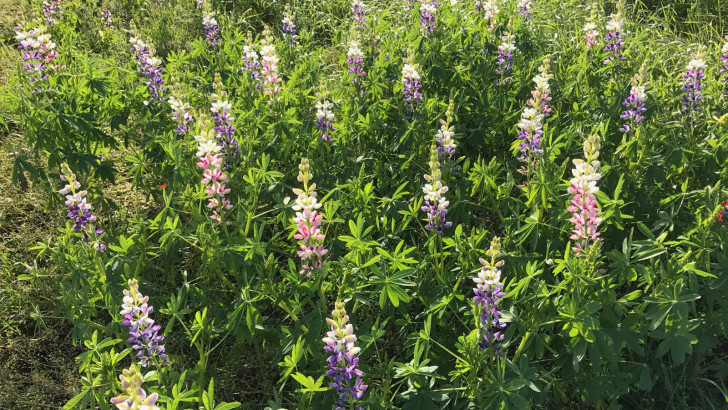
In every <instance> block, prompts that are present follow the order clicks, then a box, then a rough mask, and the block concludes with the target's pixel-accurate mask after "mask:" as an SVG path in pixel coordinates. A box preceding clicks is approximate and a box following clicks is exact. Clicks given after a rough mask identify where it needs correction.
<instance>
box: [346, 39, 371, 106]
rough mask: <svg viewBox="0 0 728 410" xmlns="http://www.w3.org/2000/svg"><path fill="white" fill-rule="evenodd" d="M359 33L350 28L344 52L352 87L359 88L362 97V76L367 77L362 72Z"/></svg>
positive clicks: (362, 60)
mask: <svg viewBox="0 0 728 410" xmlns="http://www.w3.org/2000/svg"><path fill="white" fill-rule="evenodd" d="M358 38H359V32H358V31H357V30H355V29H354V28H352V30H351V34H350V36H349V39H350V40H349V43H347V46H348V47H349V48H348V50H347V51H346V64H348V65H349V74H351V75H352V80H351V82H352V83H354V85H358V86H359V91H360V94H361V95H364V76H365V75H367V73H366V71H364V52H363V51H362V49H361V43H360V42H359V39H358Z"/></svg>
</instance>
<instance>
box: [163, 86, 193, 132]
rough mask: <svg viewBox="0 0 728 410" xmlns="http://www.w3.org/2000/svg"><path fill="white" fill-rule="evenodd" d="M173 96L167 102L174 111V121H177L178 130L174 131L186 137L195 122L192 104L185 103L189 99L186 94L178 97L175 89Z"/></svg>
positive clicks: (172, 92)
mask: <svg viewBox="0 0 728 410" xmlns="http://www.w3.org/2000/svg"><path fill="white" fill-rule="evenodd" d="M171 94H172V95H171V96H170V97H169V99H168V100H167V103H169V107H170V108H171V109H172V120H173V121H177V129H176V130H174V132H175V134H177V135H184V134H187V133H188V132H189V131H190V125H192V123H194V122H195V119H194V118H193V117H192V114H191V112H190V111H191V108H190V104H188V103H187V102H185V101H184V99H185V98H186V97H187V96H186V95H184V94H179V95H177V94H178V93H177V91H176V89H175V88H173V87H172V88H171Z"/></svg>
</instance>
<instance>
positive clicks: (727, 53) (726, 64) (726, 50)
mask: <svg viewBox="0 0 728 410" xmlns="http://www.w3.org/2000/svg"><path fill="white" fill-rule="evenodd" d="M725 39H726V42H725V44H723V48H722V49H721V53H722V54H723V55H722V56H721V57H720V62H721V64H722V66H721V67H720V73H721V74H723V73H725V75H724V76H723V79H722V80H721V81H722V82H723V84H725V88H724V89H723V95H725V96H728V36H726V38H725Z"/></svg>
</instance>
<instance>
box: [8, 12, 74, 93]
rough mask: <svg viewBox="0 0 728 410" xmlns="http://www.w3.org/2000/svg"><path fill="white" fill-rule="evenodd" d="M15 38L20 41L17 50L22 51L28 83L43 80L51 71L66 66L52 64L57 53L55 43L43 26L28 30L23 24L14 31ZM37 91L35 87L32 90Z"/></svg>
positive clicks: (57, 55)
mask: <svg viewBox="0 0 728 410" xmlns="http://www.w3.org/2000/svg"><path fill="white" fill-rule="evenodd" d="M15 39H16V40H18V43H20V45H19V46H18V50H20V51H22V52H23V57H22V58H23V62H24V63H26V64H25V65H24V66H23V70H25V71H26V72H27V73H28V75H29V77H28V82H29V83H31V84H32V83H35V82H36V81H45V80H47V79H48V76H49V74H50V73H51V72H54V71H58V70H60V69H62V68H66V66H65V65H59V64H55V65H54V64H53V62H54V60H55V59H56V58H58V57H59V54H58V51H56V50H55V48H56V43H54V42H52V41H51V35H50V34H49V33H46V28H45V27H44V26H40V27H37V28H33V29H30V30H27V29H26V26H23V27H21V28H19V29H17V30H16V31H15ZM46 89H47V90H50V89H49V88H46ZM39 91H40V89H39V88H36V89H35V91H34V92H39Z"/></svg>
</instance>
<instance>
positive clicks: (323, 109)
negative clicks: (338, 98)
mask: <svg viewBox="0 0 728 410" xmlns="http://www.w3.org/2000/svg"><path fill="white" fill-rule="evenodd" d="M318 97H319V101H317V102H316V128H318V129H319V130H320V131H321V138H322V139H323V140H324V141H326V142H328V143H331V133H332V132H334V131H336V128H334V125H333V121H334V112H333V111H332V110H331V109H332V108H334V104H332V103H331V101H329V100H327V99H326V98H327V92H326V91H325V90H324V91H323V92H322V93H320V94H319V95H318Z"/></svg>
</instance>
